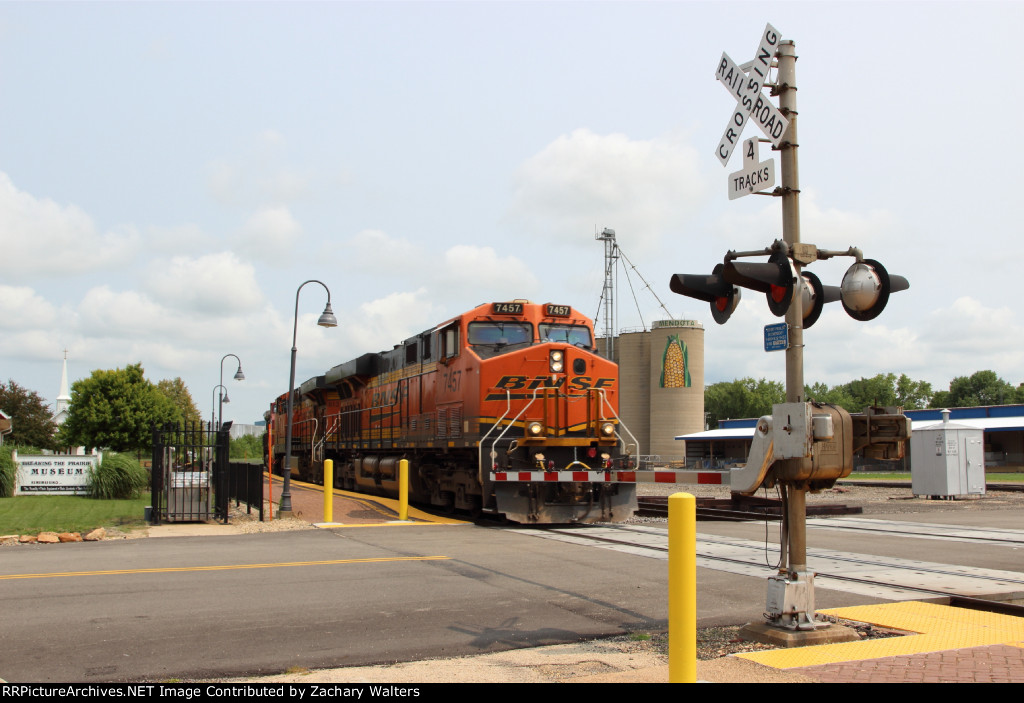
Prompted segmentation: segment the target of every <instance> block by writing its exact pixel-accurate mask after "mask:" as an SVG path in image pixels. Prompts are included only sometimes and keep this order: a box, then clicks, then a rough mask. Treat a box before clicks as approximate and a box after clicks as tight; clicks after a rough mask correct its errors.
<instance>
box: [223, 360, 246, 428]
mask: <svg viewBox="0 0 1024 703" xmlns="http://www.w3.org/2000/svg"><path fill="white" fill-rule="evenodd" d="M229 356H234V357H235V360H236V361H237V362H238V371H235V380H236V381H244V380H245V374H244V373H242V360H241V359H239V358H238V357H237V356H235V355H234V354H225V355H224V356H223V357H221V360H220V382H221V387H222V388H223V384H224V359H227V358H228V357H229ZM227 394H228V389H227V388H224V399H223V400H222V401H221V403H220V405H219V406H218V407H217V427H218V429H219V428H220V426H221V425H222V424H223V423H224V403H226V402H228V401H227Z"/></svg>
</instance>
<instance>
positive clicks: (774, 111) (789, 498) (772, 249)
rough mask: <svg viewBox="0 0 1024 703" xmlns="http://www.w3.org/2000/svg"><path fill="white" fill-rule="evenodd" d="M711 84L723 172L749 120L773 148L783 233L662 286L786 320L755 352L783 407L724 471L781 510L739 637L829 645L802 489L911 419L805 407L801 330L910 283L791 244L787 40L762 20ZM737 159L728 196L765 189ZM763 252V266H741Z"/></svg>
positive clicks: (867, 309) (885, 453)
mask: <svg viewBox="0 0 1024 703" xmlns="http://www.w3.org/2000/svg"><path fill="white" fill-rule="evenodd" d="M772 68H777V71H778V76H777V79H776V82H775V84H774V85H771V86H770V87H771V88H772V94H773V95H778V96H779V107H778V108H775V107H774V105H772V104H771V102H770V100H769V99H768V97H766V96H765V95H763V94H762V93H761V90H762V88H763V87H764V86H766V85H769V84H768V74H769V72H770V70H771V69H772ZM716 77H717V78H718V80H719V81H720V82H721V83H722V84H723V85H724V86H725V87H726V89H728V90H729V92H730V93H731V94H732V95H733V97H734V98H735V99H736V101H737V104H736V109H735V110H734V112H733V115H732V116H731V117H730V119H729V123H728V125H727V126H726V130H725V133H724V134H723V135H722V139H721V140H720V142H719V144H718V147H717V149H716V155H717V156H718V158H719V160H720V161H721V162H722V165H723V166H725V165H726V164H727V163H728V161H729V157H730V155H731V154H732V152H733V150H734V149H735V147H736V146H737V144H738V141H739V137H740V134H741V133H742V130H743V127H744V125H745V124H746V122H747V121H748V120H751V121H753V122H754V123H755V124H757V126H758V127H759V128H760V129H761V131H762V132H763V133H764V135H765V138H766V141H770V142H771V143H772V145H773V146H774V147H775V148H776V149H778V150H779V151H780V153H781V171H782V183H781V186H780V187H777V188H775V189H774V190H773V191H772V192H771V195H774V196H777V197H781V198H782V231H783V238H782V239H781V240H776V241H774V242H773V243H772V244H771V245H770V246H768V247H765V248H764V249H762V250H758V251H745V252H736V251H729V252H728V253H726V255H725V258H724V260H723V262H722V263H721V264H717V265H716V266H715V267H714V269H713V270H712V272H711V273H710V274H675V275H674V276H672V279H671V281H670V282H669V287H670V288H671V290H672V292H674V293H678V294H680V295H684V296H687V297H690V298H696V299H697V300H702V301H704V302H707V303H709V304H710V306H711V315H712V317H713V318H714V320H715V322H717V323H718V324H725V322H726V321H727V320H728V319H729V317H730V316H731V315H732V313H733V311H735V309H736V306H737V305H738V304H739V301H740V297H741V291H742V289H744V288H745V289H748V290H752V291H756V292H758V293H763V294H764V295H765V298H766V301H767V303H768V309H769V310H770V311H771V312H772V313H773V314H774V315H775V316H777V317H785V323H782V324H780V325H768V326H767V327H766V328H765V350H766V351H771V350H776V349H777V350H783V349H784V350H785V351H786V402H785V403H780V404H778V405H774V406H773V407H772V414H771V415H766V416H764V417H761V418H760V419H759V420H758V422H757V426H756V429H755V431H754V438H753V441H752V443H751V448H750V454H749V455H748V457H747V462H746V464H745V465H743V466H741V467H739V468H735V469H732V471H731V472H730V484H731V488H732V490H733V492H735V493H741V494H745V495H751V494H753V493H754V492H755V491H757V489H758V488H760V487H762V486H764V487H771V486H776V485H778V486H779V487H780V489H781V490H782V492H783V501H784V505H785V514H784V516H783V519H784V531H785V534H786V540H785V542H786V544H785V545H784V549H785V551H784V556H783V560H782V565H781V567H780V569H779V573H778V574H777V575H775V576H773V577H771V578H770V579H769V581H768V594H767V608H766V613H765V616H766V618H767V623H765V624H763V625H761V626H757V625H748V626H747V634H748V635H750V636H752V637H753V638H756V639H762V640H766V641H772V642H776V643H779V644H783V645H787V646H792V645H804V644H812V643H815V642H834V641H840V640H843V639H848V638H850V637H848V634H852V633H846V632H843V631H842V628H837V627H836V626H829V625H828V624H827V623H824V622H819V621H818V620H817V618H816V616H815V612H814V610H815V607H814V573H813V572H812V571H810V570H809V569H808V568H807V546H806V543H807V540H806V535H807V525H806V494H807V491H808V490H820V489H823V488H828V487H830V486H832V485H834V484H835V481H836V479H839V478H843V477H845V476H848V475H849V474H850V472H851V471H852V469H853V457H854V455H855V454H861V455H864V456H869V457H871V458H875V459H899V458H901V457H902V456H903V453H904V446H905V442H906V440H907V439H908V438H909V436H910V423H909V421H908V420H907V418H906V416H905V415H903V413H902V409H899V408H867V409H865V412H864V413H857V414H851V413H849V412H847V411H846V410H844V409H843V408H840V407H837V406H832V405H826V404H823V403H815V402H808V401H807V399H806V398H804V372H803V349H804V342H803V332H804V330H805V329H808V328H810V327H811V326H812V325H814V323H815V322H816V321H817V320H818V317H819V316H820V315H821V312H822V310H823V308H824V306H825V305H826V304H828V303H832V302H841V303H842V306H843V309H844V310H846V312H847V314H848V315H850V316H851V317H853V318H854V319H855V320H860V321H867V320H872V319H874V318H876V317H877V316H878V315H879V314H881V312H882V311H883V310H884V309H885V307H886V304H887V303H888V301H889V296H890V294H892V293H895V292H898V291H902V290H906V289H907V288H909V287H910V284H909V283H908V282H907V279H906V278H904V277H902V276H896V275H892V274H890V273H889V272H888V271H887V270H886V268H885V267H884V266H883V265H882V264H881V263H879V262H878V261H875V260H873V259H866V258H864V256H863V254H862V252H861V251H860V250H859V249H857V248H854V247H851V248H849V249H847V250H845V251H828V250H824V249H819V248H818V247H817V246H815V245H813V244H805V243H802V242H801V241H800V210H799V194H800V184H799V177H798V170H797V147H798V140H797V119H796V118H797V110H796V54H795V44H794V43H793V42H792V41H783V40H782V38H781V34H780V33H779V32H778V30H776V29H775V28H774V27H772V25H771V24H768V25H767V26H766V27H765V30H764V32H763V33H762V35H761V39H760V43H759V45H758V49H757V52H756V55H755V58H754V60H753V61H750V62H748V63H746V64H743V65H737V64H735V63H734V62H733V61H732V59H730V58H729V57H728V55H727V54H725V53H723V54H722V58H721V60H720V61H719V64H718V66H717V69H716ZM743 152H744V163H745V165H744V170H741V171H739V172H736V173H733V174H731V175H730V176H729V188H730V190H729V197H730V199H735V198H738V197H743V196H745V195H749V194H751V193H755V192H758V191H760V190H763V189H766V188H770V187H772V186H773V185H774V182H775V168H774V163H773V162H771V161H767V162H760V161H758V155H757V139H756V138H754V139H751V140H747V141H746V142H745V147H744V149H743ZM765 256H766V257H767V261H764V262H751V261H748V259H752V258H755V257H765ZM840 256H845V257H851V258H853V259H854V263H853V264H852V265H851V266H850V268H849V269H848V270H847V272H846V274H845V275H844V276H843V279H842V282H841V283H840V285H838V286H826V285H823V284H822V283H821V281H820V280H819V279H818V277H817V276H815V275H814V274H813V273H811V272H810V271H804V270H803V269H804V267H806V266H809V265H810V264H813V263H814V262H816V261H820V260H824V259H831V258H833V257H840ZM769 328H781V330H776V329H772V330H771V332H772V334H771V335H770V334H769V333H770V329H769ZM776 331H781V335H776V334H774V333H775V332H776ZM770 339H771V343H770V342H769V340H770ZM853 637H856V635H855V634H853Z"/></svg>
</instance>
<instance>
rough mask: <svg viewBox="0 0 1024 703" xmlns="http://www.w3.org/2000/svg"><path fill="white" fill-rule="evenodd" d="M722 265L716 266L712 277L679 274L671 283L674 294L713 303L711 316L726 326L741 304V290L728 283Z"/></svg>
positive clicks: (670, 286) (673, 277)
mask: <svg viewBox="0 0 1024 703" xmlns="http://www.w3.org/2000/svg"><path fill="white" fill-rule="evenodd" d="M724 268H725V267H724V266H723V265H722V264H718V265H717V266H715V268H714V270H713V271H712V272H711V275H710V276H708V275H703V274H691V273H677V274H675V275H674V276H672V280H671V281H669V288H670V289H671V290H672V292H673V293H678V294H679V295H685V296H687V297H688V298H696V299H697V300H703V301H704V302H706V303H711V316H712V317H713V318H715V322H717V323H718V324H720V325H724V324H725V321H726V320H728V319H729V317H730V316H731V315H732V312H733V310H735V309H736V306H737V305H739V303H740V289H739V288H737V287H736V286H734V285H732V284H731V283H728V282H727V281H726V280H725V278H724V276H723V275H722V271H723V269H724Z"/></svg>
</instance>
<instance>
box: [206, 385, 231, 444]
mask: <svg viewBox="0 0 1024 703" xmlns="http://www.w3.org/2000/svg"><path fill="white" fill-rule="evenodd" d="M218 388H220V390H221V392H220V394H219V395H218V393H217V389H218ZM218 402H220V403H222V404H223V403H230V402H231V398H228V389H227V388H225V387H224V384H223V383H219V384H217V385H216V386H214V387H213V390H212V391H210V431H211V432H216V431H217V403H218Z"/></svg>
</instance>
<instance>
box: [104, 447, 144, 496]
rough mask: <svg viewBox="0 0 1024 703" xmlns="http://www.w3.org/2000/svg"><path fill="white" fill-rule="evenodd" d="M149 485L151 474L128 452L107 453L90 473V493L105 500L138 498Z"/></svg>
mask: <svg viewBox="0 0 1024 703" xmlns="http://www.w3.org/2000/svg"><path fill="white" fill-rule="evenodd" d="M148 487H149V474H148V473H147V472H146V470H145V469H144V468H142V466H141V465H140V464H139V462H138V461H136V460H135V459H133V458H132V457H130V456H128V455H127V454H115V453H113V452H110V453H105V454H104V455H103V461H102V462H101V463H100V465H99V466H98V467H96V468H95V469H94V470H93V471H92V472H91V473H90V475H89V495H90V496H91V497H93V498H101V499H104V500H111V499H113V500H128V499H131V498H137V497H138V496H139V494H140V493H141V492H142V491H144V490H145V489H146V488H148Z"/></svg>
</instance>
